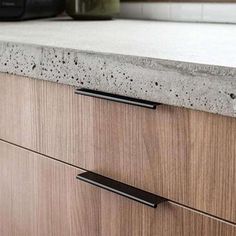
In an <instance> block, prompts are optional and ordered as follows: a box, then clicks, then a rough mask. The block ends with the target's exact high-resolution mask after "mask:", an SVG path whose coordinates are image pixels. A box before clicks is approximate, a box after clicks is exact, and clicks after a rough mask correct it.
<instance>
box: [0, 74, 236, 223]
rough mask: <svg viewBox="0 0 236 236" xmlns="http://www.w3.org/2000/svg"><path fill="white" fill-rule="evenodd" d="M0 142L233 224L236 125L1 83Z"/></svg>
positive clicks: (7, 80)
mask: <svg viewBox="0 0 236 236" xmlns="http://www.w3.org/2000/svg"><path fill="white" fill-rule="evenodd" d="M0 93H1V96H0V138H2V139H5V140H7V141H10V142H13V143H15V144H18V145H21V146H24V147H27V148H29V149H32V150H35V151H37V152H40V153H42V154H45V155H48V156H51V157H53V158H56V159H60V160H62V161H64V162H67V163H70V164H73V165H75V166H79V167H81V168H85V169H88V170H91V171H94V172H96V173H99V174H102V175H105V176H108V177H111V178H113V179H116V180H119V181H122V182H124V183H127V184H130V185H133V186H136V187H138V188H141V189H144V190H146V191H150V192H153V193H156V194H158V195H160V196H162V197H165V198H168V199H171V200H173V201H176V202H179V203H181V204H184V205H187V206H190V207H192V208H195V209H198V210H201V211H203V212H207V213H209V214H212V215H216V216H218V217H220V218H223V219H226V220H228V221H231V222H236V185H235V183H236V119H235V118H230V117H224V116H219V115H214V114H209V113H205V112H198V111H193V110H189V109H183V108H177V107H171V106H165V105H162V106H158V108H157V110H149V109H145V108H140V107H135V106H131V105H126V104H119V103H115V102H110V101H106V100H101V99H96V98H89V97H84V96H79V95H75V94H74V88H72V87H70V86H65V85H61V84H55V83H49V82H45V81H39V80H32V79H27V78H20V77H19V78H18V77H16V76H9V75H3V74H1V76H0Z"/></svg>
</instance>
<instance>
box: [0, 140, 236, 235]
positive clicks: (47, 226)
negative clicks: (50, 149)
mask: <svg viewBox="0 0 236 236" xmlns="http://www.w3.org/2000/svg"><path fill="white" fill-rule="evenodd" d="M0 152H1V156H0V189H1V194H0V219H1V220H0V235H4V236H32V235H34V236H42V235H52V236H53V235H55V236H65V235H67V236H78V235H81V236H82V235H83V236H106V235H112V236H153V235H159V236H184V235H186V236H189V235H191V236H199V235H202V236H204V235H206V236H234V235H235V234H236V226H233V225H230V224H226V223H222V222H220V221H217V220H214V219H211V218H208V217H206V216H203V215H201V214H198V213H195V212H192V211H189V210H186V209H183V208H180V207H178V206H175V205H173V204H170V203H164V204H161V205H159V206H158V208H156V209H152V208H149V207H147V206H144V205H142V204H139V203H137V202H134V201H132V200H129V199H126V198H123V197H121V196H118V195H116V194H113V193H110V192H107V191H105V190H100V189H99V188H97V187H93V186H91V185H88V184H87V183H83V182H80V181H78V180H76V178H75V177H76V175H77V174H78V173H80V172H81V171H80V170H79V169H77V168H75V167H71V166H69V165H65V164H62V163H60V162H57V161H54V160H50V159H48V158H45V157H43V156H41V155H39V154H35V153H31V152H29V151H26V150H24V149H21V148H19V147H15V146H13V145H10V144H7V143H4V142H0Z"/></svg>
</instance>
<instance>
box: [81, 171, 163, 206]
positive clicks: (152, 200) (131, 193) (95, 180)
mask: <svg viewBox="0 0 236 236" xmlns="http://www.w3.org/2000/svg"><path fill="white" fill-rule="evenodd" d="M77 179H79V180H82V181H85V182H87V183H90V184H92V185H95V186H98V187H100V188H103V189H106V190H108V191H111V192H114V193H117V194H119V195H121V196H124V197H127V198H130V199H132V200H135V201H137V202H140V203H143V204H145V205H148V206H150V207H153V208H156V207H157V205H158V204H159V203H161V202H164V201H167V199H165V198H162V197H160V196H157V195H155V194H152V193H149V192H146V191H143V190H141V189H138V188H135V187H133V186H130V185H127V184H124V183H121V182H118V181H116V180H113V179H110V178H107V177H105V176H102V175H99V174H96V173H93V172H90V171H88V172H83V173H82V174H79V175H77Z"/></svg>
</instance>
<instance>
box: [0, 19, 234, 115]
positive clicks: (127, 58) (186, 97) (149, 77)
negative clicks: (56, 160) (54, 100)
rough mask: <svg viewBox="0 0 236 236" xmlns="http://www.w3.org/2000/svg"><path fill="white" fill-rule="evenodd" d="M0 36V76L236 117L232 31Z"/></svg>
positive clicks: (188, 28)
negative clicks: (41, 81)
mask: <svg viewBox="0 0 236 236" xmlns="http://www.w3.org/2000/svg"><path fill="white" fill-rule="evenodd" d="M149 24H150V25H152V26H149ZM59 26H60V27H59ZM146 27H148V29H147V28H146ZM159 27H160V29H162V30H163V31H162V30H160V29H159ZM182 27H183V28H184V30H183V29H182ZM207 28H208V30H207ZM155 29H156V30H157V31H155V32H153V30H155ZM181 29H182V31H181ZM106 30H107V31H106ZM202 30H203V31H205V32H206V31H208V32H210V33H211V34H209V36H207V35H205V41H204V42H203V36H202V35H201V34H200V33H202ZM70 31H71V33H69V32H70ZM121 31H122V32H123V33H121ZM0 32H1V34H0V72H6V73H11V74H16V75H24V76H28V77H32V78H36V79H43V80H48V81H52V82H58V83H63V84H68V85H72V86H76V87H83V88H90V89H97V90H101V91H105V92H110V93H115V94H121V95H126V96H130V97H136V98H142V99H146V100H151V101H155V102H160V103H163V104H169V105H174V106H182V107H187V108H192V109H197V110H202V111H207V112H212V113H218V114H222V115H226V116H232V117H236V44H235V38H236V26H233V25H217V24H214V25H210V24H206V25H205V24H184V23H170V22H169V23H168V22H148V21H131V20H130V21H125V20H115V21H105V22H94V21H93V22H74V21H66V20H65V21H64V20H41V21H29V22H19V23H1V24H0ZM183 32H185V33H186V34H187V36H186V35H184V34H183ZM102 33H104V35H103V34H102ZM213 33H214V34H213ZM234 34H235V37H234V38H230V39H229V38H224V37H226V36H233V35H234ZM141 35H142V36H143V37H142V38H141ZM158 35H159V36H158ZM180 35H181V36H180ZM216 35H218V37H216ZM167 36H168V37H167ZM213 36H215V37H213ZM169 37H170V38H169ZM160 38H161V40H160ZM219 38H222V39H219ZM213 39H214V40H213ZM188 40H190V41H188ZM199 41H200V42H199ZM225 43H227V45H228V46H225ZM180 46H181V47H182V48H179V47H180ZM181 49H182V50H181ZM213 49H215V51H214V50H213Z"/></svg>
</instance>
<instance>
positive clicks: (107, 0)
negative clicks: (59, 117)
mask: <svg viewBox="0 0 236 236" xmlns="http://www.w3.org/2000/svg"><path fill="white" fill-rule="evenodd" d="M119 9H120V0H66V11H67V14H68V15H70V16H71V17H73V18H74V19H81V20H95V19H101V20H102V19H111V18H112V17H113V16H114V15H116V14H117V13H119Z"/></svg>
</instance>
